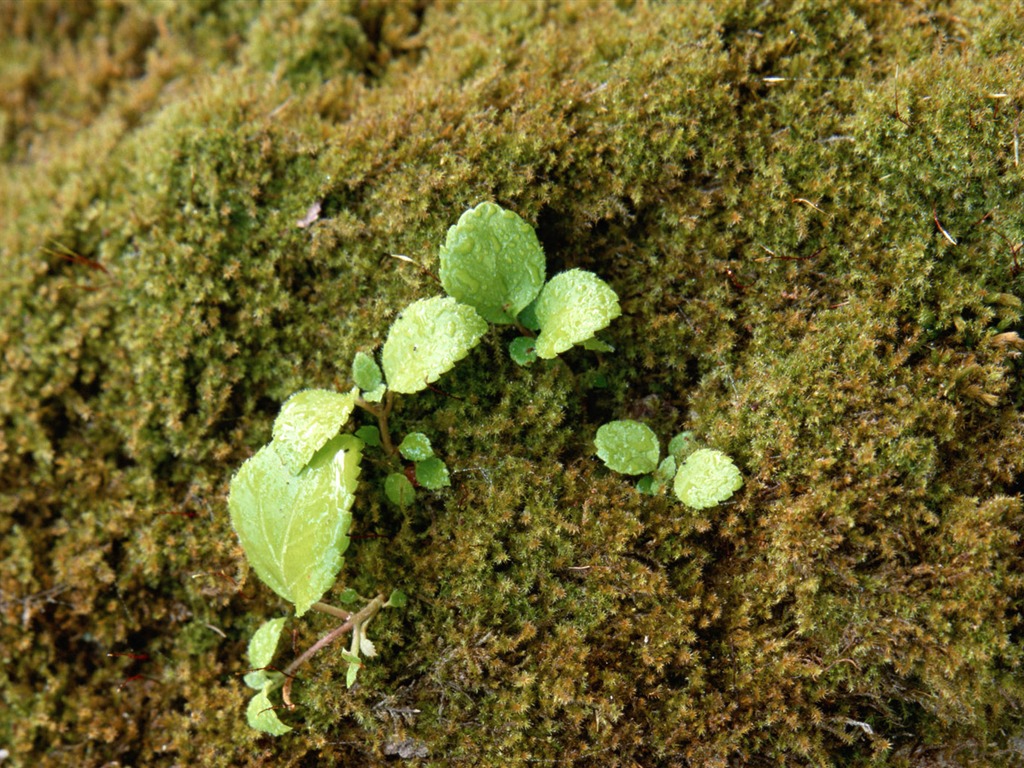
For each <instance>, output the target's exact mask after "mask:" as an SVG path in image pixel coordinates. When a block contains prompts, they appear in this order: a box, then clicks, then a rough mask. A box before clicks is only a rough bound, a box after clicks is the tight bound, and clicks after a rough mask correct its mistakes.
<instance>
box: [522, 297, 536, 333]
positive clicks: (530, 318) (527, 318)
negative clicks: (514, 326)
mask: <svg viewBox="0 0 1024 768" xmlns="http://www.w3.org/2000/svg"><path fill="white" fill-rule="evenodd" d="M538 295H540V294H538ZM519 324H520V325H522V326H523V327H524V328H529V329H530V330H531V331H539V330H540V322H539V321H538V320H537V300H536V299H534V300H533V301H531V302H530V303H529V304H527V305H526V307H525V308H524V309H523V311H522V312H520V313H519Z"/></svg>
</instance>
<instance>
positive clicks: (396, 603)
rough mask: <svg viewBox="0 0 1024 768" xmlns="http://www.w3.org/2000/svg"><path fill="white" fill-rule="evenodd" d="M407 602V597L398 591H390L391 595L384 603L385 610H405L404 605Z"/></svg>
mask: <svg viewBox="0 0 1024 768" xmlns="http://www.w3.org/2000/svg"><path fill="white" fill-rule="evenodd" d="M408 602H409V597H408V596H407V595H406V594H405V592H403V591H402V590H400V589H393V590H391V595H390V596H389V597H388V601H387V602H386V603H384V607H385V608H405V604H406V603H408Z"/></svg>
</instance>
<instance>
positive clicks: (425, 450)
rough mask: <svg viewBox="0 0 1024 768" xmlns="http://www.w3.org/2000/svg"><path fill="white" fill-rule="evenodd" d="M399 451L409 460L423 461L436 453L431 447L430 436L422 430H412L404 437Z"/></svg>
mask: <svg viewBox="0 0 1024 768" xmlns="http://www.w3.org/2000/svg"><path fill="white" fill-rule="evenodd" d="M398 452H399V453H401V454H402V455H403V456H404V457H405V458H407V459H408V460H409V461H423V460H424V459H429V458H430V457H431V456H433V455H434V449H433V448H431V447H430V438H429V437H427V436H426V435H425V434H423V433H422V432H410V433H409V434H408V435H406V436H405V437H404V438H403V439H402V443H401V444H400V445H399V446H398Z"/></svg>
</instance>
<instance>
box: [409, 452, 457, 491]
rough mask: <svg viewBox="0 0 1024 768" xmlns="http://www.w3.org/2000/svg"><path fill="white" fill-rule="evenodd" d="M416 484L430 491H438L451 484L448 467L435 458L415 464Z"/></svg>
mask: <svg viewBox="0 0 1024 768" xmlns="http://www.w3.org/2000/svg"><path fill="white" fill-rule="evenodd" d="M416 482H417V483H419V484H420V485H422V486H423V487H424V488H426V489H427V490H430V491H439V490H441V489H442V488H447V487H448V486H450V485H451V484H452V482H451V479H450V478H449V477H448V467H447V466H446V465H445V463H444V462H443V461H441V459H439V458H437V456H431V457H430V458H429V459H424V460H423V461H417V462H416Z"/></svg>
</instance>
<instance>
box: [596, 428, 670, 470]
mask: <svg viewBox="0 0 1024 768" xmlns="http://www.w3.org/2000/svg"><path fill="white" fill-rule="evenodd" d="M594 444H595V445H596V446H597V455H598V456H599V457H600V458H601V461H603V462H604V463H605V464H606V465H607V466H608V468H609V469H613V470H615V471H616V472H621V473H622V474H624V475H645V474H647V473H649V472H653V471H654V470H655V469H657V468H658V456H659V449H658V436H657V435H655V434H654V431H653V430H652V429H651V428H650V427H648V426H647V425H646V424H641V423H640V422H639V421H633V420H631V419H624V420H622V421H610V422H608V423H607V424H604V425H602V426H601V427H600V428H599V429H598V430H597V437H596V438H595V439H594Z"/></svg>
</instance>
